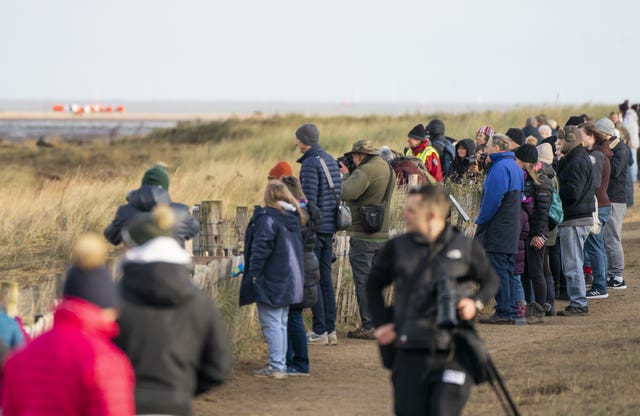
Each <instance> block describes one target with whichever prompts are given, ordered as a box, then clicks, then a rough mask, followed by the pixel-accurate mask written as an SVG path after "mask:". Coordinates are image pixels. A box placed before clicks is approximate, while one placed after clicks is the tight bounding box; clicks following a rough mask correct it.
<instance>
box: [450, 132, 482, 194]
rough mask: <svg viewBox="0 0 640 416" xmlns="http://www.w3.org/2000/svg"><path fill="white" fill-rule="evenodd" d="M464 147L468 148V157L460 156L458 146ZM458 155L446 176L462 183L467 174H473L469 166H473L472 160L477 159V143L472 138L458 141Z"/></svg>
mask: <svg viewBox="0 0 640 416" xmlns="http://www.w3.org/2000/svg"><path fill="white" fill-rule="evenodd" d="M460 147H464V148H465V149H466V150H467V156H466V157H459V156H458V148H460ZM455 148H456V157H455V158H454V159H453V162H451V166H450V167H449V170H448V171H447V172H446V177H447V178H448V179H450V180H451V181H452V182H454V183H461V182H462V180H463V179H464V177H465V175H469V176H473V175H472V174H471V175H470V174H469V167H471V160H472V159H475V152H476V145H475V143H474V141H473V140H471V139H462V140H460V141H459V142H458V143H456V147H455Z"/></svg>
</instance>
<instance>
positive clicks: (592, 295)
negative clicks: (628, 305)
mask: <svg viewBox="0 0 640 416" xmlns="http://www.w3.org/2000/svg"><path fill="white" fill-rule="evenodd" d="M608 297H609V294H608V293H607V292H601V291H599V290H598V289H589V290H587V299H606V298H608Z"/></svg>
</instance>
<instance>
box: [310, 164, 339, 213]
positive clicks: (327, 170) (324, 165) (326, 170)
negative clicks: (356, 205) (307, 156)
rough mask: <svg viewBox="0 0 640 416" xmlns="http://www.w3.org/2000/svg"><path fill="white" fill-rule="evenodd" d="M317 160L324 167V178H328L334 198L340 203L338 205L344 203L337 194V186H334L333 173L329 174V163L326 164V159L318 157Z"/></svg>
mask: <svg viewBox="0 0 640 416" xmlns="http://www.w3.org/2000/svg"><path fill="white" fill-rule="evenodd" d="M316 159H318V161H319V162H320V165H322V170H323V171H324V176H325V177H326V178H327V182H328V183H329V189H331V191H332V193H333V196H335V197H336V202H337V203H338V205H340V203H341V202H342V201H341V199H340V197H339V196H338V195H337V194H336V191H335V185H334V184H333V179H331V173H330V172H329V168H328V167H327V162H325V161H324V159H323V158H321V157H320V156H316Z"/></svg>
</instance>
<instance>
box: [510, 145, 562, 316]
mask: <svg viewBox="0 0 640 416" xmlns="http://www.w3.org/2000/svg"><path fill="white" fill-rule="evenodd" d="M516 161H517V162H518V165H520V166H521V167H522V169H523V170H524V171H525V180H524V196H525V198H531V199H532V201H533V212H532V214H531V215H530V216H529V228H530V231H529V236H528V237H527V240H526V244H525V250H526V253H525V254H526V255H525V270H524V274H523V287H524V292H525V299H526V300H527V301H528V302H529V304H528V305H527V316H526V317H527V323H529V324H539V323H543V322H544V314H545V304H546V303H547V281H546V278H545V273H544V259H545V255H546V251H547V246H546V241H547V240H548V238H549V207H550V206H551V200H552V198H553V186H552V184H551V179H549V177H548V176H547V174H546V173H545V171H544V170H543V169H542V165H541V164H540V165H539V164H538V151H537V149H536V148H535V146H533V145H531V144H524V145H522V146H520V147H519V148H518V150H517V151H516ZM532 286H533V293H534V295H535V302H531V299H532V296H531V288H532Z"/></svg>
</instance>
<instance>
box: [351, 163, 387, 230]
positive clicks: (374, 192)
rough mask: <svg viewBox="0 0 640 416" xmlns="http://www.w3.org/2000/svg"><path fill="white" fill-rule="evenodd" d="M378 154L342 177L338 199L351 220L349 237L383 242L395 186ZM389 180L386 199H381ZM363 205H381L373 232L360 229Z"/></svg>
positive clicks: (385, 164)
mask: <svg viewBox="0 0 640 416" xmlns="http://www.w3.org/2000/svg"><path fill="white" fill-rule="evenodd" d="M392 173H393V170H392V169H391V167H390V166H389V164H388V163H387V162H385V161H384V160H383V159H382V158H381V157H380V156H369V157H368V158H367V159H365V160H364V161H363V162H362V163H361V164H360V166H358V167H357V168H356V169H355V170H354V171H353V172H351V173H350V174H345V175H344V176H343V177H342V200H343V201H345V202H346V203H347V205H348V206H349V208H350V209H351V215H352V217H353V221H352V223H351V227H349V229H348V230H347V234H348V235H349V236H350V237H355V238H359V239H362V240H368V241H385V240H387V239H388V238H389V225H390V222H391V221H390V220H391V214H390V205H391V204H390V202H391V196H392V195H393V190H394V189H395V187H396V175H394V174H392ZM390 179H391V180H392V181H393V184H392V185H391V189H390V190H389V195H388V196H387V201H383V198H384V193H385V191H386V190H387V185H388V184H389V180H390ZM363 205H384V206H385V210H384V221H383V223H382V229H381V230H380V231H379V232H377V233H371V234H370V233H365V232H364V230H363V228H362V216H361V215H360V207H361V206H363Z"/></svg>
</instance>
